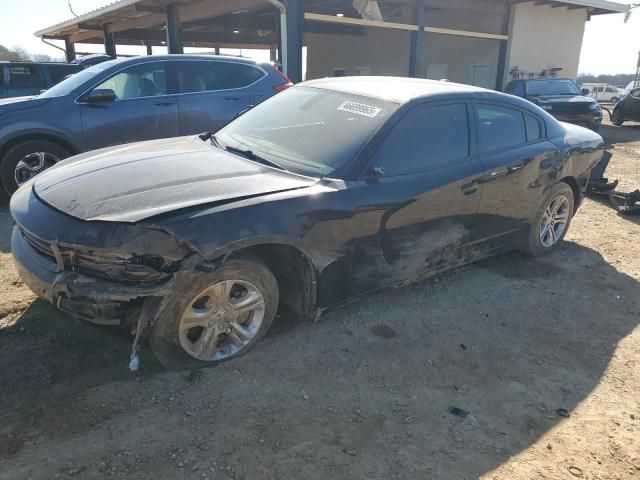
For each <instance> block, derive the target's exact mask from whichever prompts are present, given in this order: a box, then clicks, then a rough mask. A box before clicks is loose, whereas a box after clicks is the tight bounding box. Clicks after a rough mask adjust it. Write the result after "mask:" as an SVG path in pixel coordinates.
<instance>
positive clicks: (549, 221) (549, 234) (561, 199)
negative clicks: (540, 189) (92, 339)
mask: <svg viewBox="0 0 640 480" xmlns="http://www.w3.org/2000/svg"><path fill="white" fill-rule="evenodd" d="M568 222H569V199H567V197H566V196H564V195H558V196H557V197H555V198H554V199H553V200H552V201H551V203H550V204H549V206H548V207H547V208H546V210H545V211H544V214H543V215H542V220H541V221H540V230H539V231H540V243H541V244H542V246H543V247H545V248H551V247H553V246H554V245H555V244H556V243H557V242H558V240H560V238H562V234H563V233H564V231H565V229H566V228H567V223H568Z"/></svg>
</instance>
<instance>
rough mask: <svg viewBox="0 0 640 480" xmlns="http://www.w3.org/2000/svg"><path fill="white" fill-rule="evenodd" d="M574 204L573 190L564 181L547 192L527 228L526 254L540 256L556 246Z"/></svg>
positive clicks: (564, 233)
mask: <svg viewBox="0 0 640 480" xmlns="http://www.w3.org/2000/svg"><path fill="white" fill-rule="evenodd" d="M574 204H575V201H574V197H573V190H572V189H571V187H570V186H569V185H567V184H566V183H564V182H560V183H557V184H556V185H554V186H553V187H552V188H551V190H549V191H548V192H547V194H546V195H545V196H544V198H543V199H542V201H541V202H540V206H539V207H538V211H537V212H536V214H535V217H534V220H533V223H532V224H531V225H530V228H529V237H528V239H527V245H526V246H525V251H526V252H527V253H528V254H530V255H532V256H534V257H541V256H544V255H549V254H550V253H551V252H553V251H554V250H555V249H556V248H557V247H558V245H559V244H560V243H561V242H562V240H563V239H564V237H565V235H566V234H567V231H568V230H569V227H570V225H571V219H572V218H573V213H574ZM550 214H551V215H550Z"/></svg>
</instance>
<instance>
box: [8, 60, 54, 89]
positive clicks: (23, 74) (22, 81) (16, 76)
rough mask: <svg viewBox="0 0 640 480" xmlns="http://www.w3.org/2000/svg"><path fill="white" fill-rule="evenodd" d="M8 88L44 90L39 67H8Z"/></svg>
mask: <svg viewBox="0 0 640 480" xmlns="http://www.w3.org/2000/svg"><path fill="white" fill-rule="evenodd" d="M9 78H10V79H9V87H11V88H44V86H45V85H44V79H43V78H42V71H41V70H40V68H39V67H36V66H29V65H24V66H23V65H15V66H11V67H9Z"/></svg>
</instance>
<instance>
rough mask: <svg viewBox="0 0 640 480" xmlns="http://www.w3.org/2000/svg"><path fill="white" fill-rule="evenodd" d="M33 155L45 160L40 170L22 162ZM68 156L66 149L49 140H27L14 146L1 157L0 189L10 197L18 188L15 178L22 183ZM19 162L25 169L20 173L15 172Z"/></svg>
mask: <svg viewBox="0 0 640 480" xmlns="http://www.w3.org/2000/svg"><path fill="white" fill-rule="evenodd" d="M35 154H43V157H44V158H45V160H46V161H45V162H44V164H43V166H42V167H41V168H33V167H34V164H31V165H29V164H26V163H25V162H24V160H25V159H28V158H29V156H33V155H35ZM70 155H71V153H70V152H69V151H68V150H67V149H66V148H64V147H61V146H60V145H58V144H57V143H54V142H51V141H49V140H27V141H26V142H22V143H19V144H17V145H14V146H13V147H11V148H10V149H9V151H7V153H6V154H5V155H4V157H2V163H1V164H0V181H1V183H2V189H3V190H4V191H5V192H6V193H7V194H8V195H11V194H13V192H15V191H16V190H17V189H18V186H19V185H18V182H17V181H16V176H22V178H24V181H27V180H29V179H30V178H32V177H29V178H27V176H28V174H33V175H32V176H35V175H37V174H38V173H40V172H42V171H44V170H46V168H48V166H51V165H49V163H52V162H53V163H55V162H57V161H59V160H64V159H65V158H67V157H69V156H70ZM54 160H55V161H54ZM21 161H22V162H23V163H22V164H23V165H24V166H25V168H23V169H22V170H21V171H20V172H17V171H16V169H17V167H18V164H19V163H21ZM23 170H24V171H23ZM21 183H22V182H21Z"/></svg>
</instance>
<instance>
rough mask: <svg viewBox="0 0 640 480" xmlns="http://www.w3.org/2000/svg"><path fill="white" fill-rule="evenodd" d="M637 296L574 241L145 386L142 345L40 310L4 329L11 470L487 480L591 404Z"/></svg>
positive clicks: (1, 368)
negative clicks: (134, 360) (105, 468)
mask: <svg viewBox="0 0 640 480" xmlns="http://www.w3.org/2000/svg"><path fill="white" fill-rule="evenodd" d="M638 298H640V285H639V284H638V282H637V281H636V280H634V279H633V278H630V277H628V276H627V275H624V274H622V273H620V272H618V271H617V270H616V269H615V268H614V267H612V266H611V265H609V264H608V263H607V262H606V261H604V260H603V258H602V257H601V256H600V255H599V254H598V253H597V252H595V251H593V250H590V249H588V248H584V247H582V246H579V245H577V244H572V243H567V244H565V245H564V247H563V251H562V252H557V253H556V254H554V255H553V256H551V257H549V258H545V259H543V260H534V259H530V258H528V257H526V256H523V255H520V254H510V255H506V256H502V257H499V258H494V259H490V260H487V261H484V262H481V263H479V264H476V265H474V266H471V267H466V268H463V269H460V270H457V271H455V272H453V273H451V274H449V275H445V276H444V277H441V278H439V279H436V280H431V281H425V282H421V283H418V284H415V285H412V286H409V287H406V288H403V289H399V290H387V291H383V292H380V293H378V294H376V295H375V296H370V297H368V298H365V299H363V300H361V301H359V302H357V303H354V304H352V305H349V306H346V307H343V308H339V309H337V310H335V311H333V312H331V313H329V314H328V315H326V316H325V317H324V318H323V319H321V320H320V321H319V322H317V323H312V324H307V323H304V324H302V323H296V322H294V323H291V324H288V325H287V326H286V327H285V328H282V326H276V329H277V330H276V331H277V332H278V333H277V334H272V335H270V336H268V337H267V338H266V339H265V340H264V341H263V343H262V344H261V345H259V346H258V347H257V348H256V349H255V350H254V351H252V352H251V353H249V354H248V355H246V356H245V357H242V358H241V359H238V360H235V361H232V362H227V363H225V364H223V365H222V366H220V367H219V368H213V369H207V370H200V371H198V373H194V372H179V373H175V372H165V371H162V370H161V369H160V368H159V367H158V366H157V363H155V362H154V361H153V360H152V359H150V358H149V356H148V355H146V356H145V358H144V359H143V363H142V368H143V372H142V373H141V374H139V375H136V376H132V375H130V374H128V373H127V372H126V370H125V366H126V363H127V357H128V350H129V347H130V337H128V335H126V334H124V333H119V332H118V331H115V330H111V329H106V328H103V327H96V326H92V325H87V324H83V323H80V322H78V321H75V320H72V319H70V318H68V317H66V316H64V315H62V314H60V313H58V312H57V311H56V310H55V309H54V308H52V307H51V306H49V305H47V304H45V303H43V302H40V301H38V302H36V303H34V304H33V305H32V306H31V307H30V308H29V309H28V310H27V311H26V312H25V313H24V314H23V316H22V317H21V318H20V319H19V321H18V322H17V323H16V324H15V325H14V326H11V327H9V328H5V329H4V330H0V390H1V391H2V392H3V395H2V397H1V399H0V412H2V413H1V414H0V425H3V426H7V427H5V428H4V429H3V430H1V431H0V458H2V463H3V465H4V467H3V468H4V469H5V471H6V472H10V473H9V477H11V475H13V476H14V478H22V477H24V478H26V477H27V476H33V477H34V478H40V477H39V476H38V470H37V469H38V468H46V469H48V470H47V474H50V473H51V472H56V471H61V472H64V471H65V470H64V468H68V463H69V462H73V468H74V469H79V471H84V469H89V470H90V469H92V468H94V467H93V466H94V465H96V463H97V462H98V460H101V459H103V460H104V459H105V458H106V459H107V460H106V462H107V464H109V461H110V460H109V459H111V460H113V458H111V457H110V455H113V456H115V455H116V454H117V452H120V451H122V449H124V450H125V451H128V452H130V453H131V459H133V458H134V456H135V458H137V459H138V460H136V461H135V462H134V461H133V460H131V461H128V460H127V459H125V458H122V459H120V457H118V463H117V465H118V471H119V472H120V474H122V475H132V476H134V477H135V478H157V476H158V475H159V474H160V475H161V476H168V477H176V476H181V475H182V473H184V472H185V470H181V468H183V467H179V466H176V460H175V459H174V458H173V457H171V456H170V455H169V454H168V453H167V452H173V451H179V452H183V453H180V454H179V455H183V456H184V457H185V458H187V456H188V458H190V459H191V460H190V462H191V463H190V465H196V466H197V468H196V470H198V468H199V469H204V471H205V472H206V471H207V469H208V468H214V467H215V465H213V464H212V462H214V460H215V459H217V462H218V463H221V464H224V465H227V466H232V468H233V473H234V476H235V478H246V479H252V478H270V477H273V478H279V479H299V478H305V479H326V478H477V477H478V476H480V475H482V474H484V473H487V472H489V471H491V470H492V469H494V468H496V467H497V466H499V465H501V464H502V463H503V462H505V461H506V460H507V459H509V458H510V457H512V456H513V455H515V454H517V453H518V452H520V451H522V450H523V449H525V448H527V447H528V446H529V445H531V444H532V443H533V442H535V441H536V440H537V439H538V438H539V437H540V436H541V435H542V434H544V433H545V432H547V431H549V430H550V429H552V428H553V427H554V426H556V425H557V424H558V423H559V422H560V421H562V420H563V417H562V416H560V415H559V414H558V410H559V409H565V410H566V411H568V412H571V411H572V409H573V408H574V407H576V405H578V404H579V403H580V402H582V401H583V400H584V399H585V398H586V397H587V396H589V394H590V393H591V392H592V390H593V389H594V388H595V387H596V386H597V385H598V384H599V382H600V381H601V377H602V375H603V373H604V371H605V369H606V368H607V366H608V365H609V362H610V360H611V358H612V355H613V354H614V351H615V349H616V345H617V344H618V342H619V341H620V340H621V339H622V338H624V337H625V336H627V335H628V334H629V333H630V332H631V331H632V330H633V329H634V328H635V327H636V326H637V324H638V318H639V317H638V309H639V307H638V301H637V299H638ZM612 305H614V306H615V308H612ZM278 329H279V330H278ZM451 407H455V408H457V409H459V410H460V411H463V413H462V415H463V416H464V412H468V415H466V417H464V418H462V417H461V416H457V415H454V414H452V413H449V409H450V408H451ZM560 412H563V410H560ZM7 432H9V433H7ZM169 432H170V433H169ZM114 436H115V438H117V442H116V444H115V445H114V444H113V442H111V443H106V444H103V443H102V439H103V438H109V439H113V438H114ZM150 439H152V440H150ZM96 445H99V447H98V446H96ZM143 445H144V446H143ZM70 450H72V452H70ZM118 455H120V454H118ZM45 458H46V459H45ZM114 458H115V457H114ZM181 458H182V457H181ZM25 459H30V460H29V461H25ZM33 459H37V460H38V462H32V461H31V460H33ZM65 462H67V463H65ZM34 463H37V464H38V465H40V467H38V466H34ZM212 465H213V466H212ZM12 468H15V469H12ZM96 468H98V470H96V471H95V472H94V473H95V475H94V476H96V477H98V478H102V477H101V475H102V473H104V476H105V477H106V476H107V474H108V473H109V472H106V473H105V472H102V471H101V470H100V468H101V467H99V466H98V467H96ZM216 468H217V467H216ZM558 468H559V471H558V476H559V477H560V478H570V475H569V474H568V472H567V471H563V470H562V468H563V467H558ZM196 470H194V472H196ZM202 471H203V470H199V471H198V472H196V474H194V475H195V477H194V478H196V477H198V478H199V477H200V472H202ZM0 477H2V475H1V474H0ZM42 478H45V477H42ZM180 478H182V476H181V477H180ZM184 478H191V477H188V475H185V476H184ZM216 478H217V477H216ZM225 478H226V477H225Z"/></svg>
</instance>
